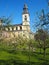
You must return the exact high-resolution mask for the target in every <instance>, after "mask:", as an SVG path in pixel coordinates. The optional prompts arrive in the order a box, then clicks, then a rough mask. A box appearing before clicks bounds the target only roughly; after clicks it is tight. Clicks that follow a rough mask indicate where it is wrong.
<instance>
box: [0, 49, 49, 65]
mask: <svg viewBox="0 0 49 65" xmlns="http://www.w3.org/2000/svg"><path fill="white" fill-rule="evenodd" d="M37 50H38V51H37ZM37 50H36V52H32V51H30V52H29V51H20V50H19V51H18V50H17V51H16V50H15V51H14V50H0V65H49V53H48V52H49V49H47V50H46V57H45V58H44V56H43V53H41V54H40V53H39V49H37ZM42 52H43V51H42Z"/></svg>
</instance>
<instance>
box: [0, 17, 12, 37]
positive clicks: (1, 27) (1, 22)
mask: <svg viewBox="0 0 49 65" xmlns="http://www.w3.org/2000/svg"><path fill="white" fill-rule="evenodd" d="M10 23H11V19H10V17H7V18H6V17H1V18H0V37H1V38H2V33H4V31H5V27H6V26H7V27H9V25H10Z"/></svg>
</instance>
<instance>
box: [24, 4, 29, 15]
mask: <svg viewBox="0 0 49 65" xmlns="http://www.w3.org/2000/svg"><path fill="white" fill-rule="evenodd" d="M23 14H29V12H28V7H27V4H26V3H25V4H24V8H23Z"/></svg>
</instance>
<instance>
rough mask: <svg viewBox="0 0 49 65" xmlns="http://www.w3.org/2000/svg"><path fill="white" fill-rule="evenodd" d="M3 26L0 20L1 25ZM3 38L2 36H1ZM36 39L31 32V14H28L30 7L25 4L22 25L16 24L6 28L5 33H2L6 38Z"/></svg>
mask: <svg viewBox="0 0 49 65" xmlns="http://www.w3.org/2000/svg"><path fill="white" fill-rule="evenodd" d="M1 24H2V22H1V20H0V25H1ZM0 36H1V34H0ZM18 36H22V37H27V38H29V36H32V37H34V35H33V33H32V32H31V30H30V14H29V12H28V7H27V5H26V4H25V5H24V8H23V12H22V24H15V25H9V26H4V31H2V36H1V37H5V38H13V37H18Z"/></svg>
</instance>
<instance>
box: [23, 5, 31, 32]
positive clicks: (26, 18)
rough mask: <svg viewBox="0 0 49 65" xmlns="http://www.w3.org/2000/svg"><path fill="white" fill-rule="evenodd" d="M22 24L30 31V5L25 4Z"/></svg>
mask: <svg viewBox="0 0 49 65" xmlns="http://www.w3.org/2000/svg"><path fill="white" fill-rule="evenodd" d="M22 22H23V23H22V25H23V27H24V29H25V30H27V31H30V23H29V22H30V15H29V12H28V7H27V5H26V4H24V8H23V13H22Z"/></svg>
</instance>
